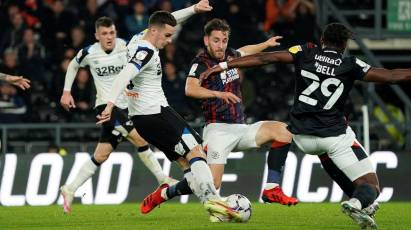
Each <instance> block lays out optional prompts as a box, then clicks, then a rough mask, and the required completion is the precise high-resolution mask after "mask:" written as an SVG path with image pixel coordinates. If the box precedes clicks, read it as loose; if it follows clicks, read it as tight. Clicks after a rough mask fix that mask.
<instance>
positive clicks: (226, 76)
mask: <svg viewBox="0 0 411 230" xmlns="http://www.w3.org/2000/svg"><path fill="white" fill-rule="evenodd" d="M220 78H221V81H222V82H223V84H224V85H225V84H227V83H230V82H232V81H234V80H236V79H239V78H240V74H238V71H237V69H229V70H227V71H223V72H221V73H220Z"/></svg>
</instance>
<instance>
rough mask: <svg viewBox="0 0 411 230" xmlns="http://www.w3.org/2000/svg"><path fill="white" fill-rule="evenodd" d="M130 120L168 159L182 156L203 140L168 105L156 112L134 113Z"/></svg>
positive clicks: (171, 159)
mask: <svg viewBox="0 0 411 230" xmlns="http://www.w3.org/2000/svg"><path fill="white" fill-rule="evenodd" d="M131 120H132V121H133V123H134V126H135V127H136V129H137V131H138V133H139V134H140V135H141V136H142V137H143V138H144V139H145V140H146V141H148V142H149V143H150V144H152V145H154V146H156V147H157V148H158V149H160V150H161V151H163V152H164V154H165V155H166V156H167V158H168V159H169V160H170V161H175V160H177V159H178V158H179V157H184V156H185V155H186V154H187V153H188V152H190V150H191V149H193V148H194V147H195V146H197V145H199V144H201V143H202V142H203V140H202V139H201V137H200V135H199V134H198V133H197V132H196V131H195V130H194V129H192V128H191V127H190V126H189V125H188V124H187V122H186V121H185V120H184V119H183V118H182V117H181V116H180V115H178V113H177V112H175V111H174V110H173V109H172V108H171V107H168V106H167V107H161V112H160V113H158V114H150V115H136V116H133V117H131ZM137 127H138V128H137Z"/></svg>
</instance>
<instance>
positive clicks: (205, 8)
mask: <svg viewBox="0 0 411 230" xmlns="http://www.w3.org/2000/svg"><path fill="white" fill-rule="evenodd" d="M212 9H213V7H212V6H210V3H209V2H208V0H200V1H199V2H198V3H197V4H195V5H194V11H195V12H196V13H204V12H209V11H211V10H212Z"/></svg>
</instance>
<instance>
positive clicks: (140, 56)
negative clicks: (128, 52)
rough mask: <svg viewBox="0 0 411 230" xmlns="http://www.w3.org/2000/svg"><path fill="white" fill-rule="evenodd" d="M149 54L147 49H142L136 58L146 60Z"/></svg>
mask: <svg viewBox="0 0 411 230" xmlns="http://www.w3.org/2000/svg"><path fill="white" fill-rule="evenodd" d="M147 54H148V53H147V51H145V50H140V51H138V52H137V53H136V59H137V60H140V61H142V60H144V58H146V57H147Z"/></svg>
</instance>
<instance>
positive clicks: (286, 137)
mask: <svg viewBox="0 0 411 230" xmlns="http://www.w3.org/2000/svg"><path fill="white" fill-rule="evenodd" d="M263 125H264V133H265V135H267V136H268V137H269V139H270V140H271V141H279V142H284V143H290V142H291V140H292V134H291V132H290V131H288V129H287V124H285V123H283V122H279V121H270V122H269V123H268V122H267V123H266V124H263Z"/></svg>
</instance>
